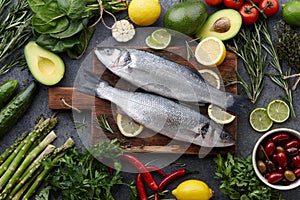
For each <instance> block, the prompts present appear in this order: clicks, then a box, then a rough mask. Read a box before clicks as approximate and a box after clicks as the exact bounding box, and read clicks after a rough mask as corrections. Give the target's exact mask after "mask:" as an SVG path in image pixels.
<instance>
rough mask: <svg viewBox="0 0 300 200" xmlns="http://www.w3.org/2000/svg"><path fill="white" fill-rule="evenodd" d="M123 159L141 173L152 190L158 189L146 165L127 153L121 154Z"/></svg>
mask: <svg viewBox="0 0 300 200" xmlns="http://www.w3.org/2000/svg"><path fill="white" fill-rule="evenodd" d="M121 158H122V159H123V160H126V161H128V162H130V163H131V164H132V165H134V166H135V167H136V169H137V170H138V172H139V173H141V174H142V176H143V179H144V180H145V182H146V184H147V185H148V186H149V188H150V189H151V190H153V191H157V190H158V185H157V183H156V181H155V180H154V178H153V177H152V175H151V173H150V172H149V171H148V169H147V168H146V166H145V165H144V164H143V163H142V162H141V161H140V160H139V159H138V158H136V157H134V156H132V155H129V154H123V155H122V156H121Z"/></svg>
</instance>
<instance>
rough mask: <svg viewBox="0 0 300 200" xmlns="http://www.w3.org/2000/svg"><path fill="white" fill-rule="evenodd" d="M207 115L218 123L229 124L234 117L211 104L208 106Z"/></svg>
mask: <svg viewBox="0 0 300 200" xmlns="http://www.w3.org/2000/svg"><path fill="white" fill-rule="evenodd" d="M208 116H209V117H210V118H211V119H212V120H214V121H215V122H217V123H218V124H229V123H231V122H232V121H233V120H234V119H235V116H234V115H232V114H230V113H228V112H226V111H225V110H223V109H222V108H220V107H218V106H216V105H213V104H210V105H209V106H208Z"/></svg>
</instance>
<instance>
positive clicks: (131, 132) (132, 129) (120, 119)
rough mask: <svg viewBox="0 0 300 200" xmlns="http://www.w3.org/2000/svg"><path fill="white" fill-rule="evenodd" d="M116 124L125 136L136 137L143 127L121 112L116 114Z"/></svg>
mask: <svg viewBox="0 0 300 200" xmlns="http://www.w3.org/2000/svg"><path fill="white" fill-rule="evenodd" d="M117 126H118V128H119V130H120V132H121V133H122V134H123V135H124V136H126V137H136V136H138V135H139V134H140V133H141V132H142V131H143V129H144V126H143V125H140V124H138V123H136V122H135V121H133V120H132V119H131V118H130V117H127V116H125V115H121V114H117Z"/></svg>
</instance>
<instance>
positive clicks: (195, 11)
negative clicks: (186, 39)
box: [164, 1, 208, 36]
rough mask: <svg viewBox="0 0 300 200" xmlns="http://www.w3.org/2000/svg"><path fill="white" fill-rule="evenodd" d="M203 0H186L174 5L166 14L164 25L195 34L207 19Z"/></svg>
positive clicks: (190, 34)
mask: <svg viewBox="0 0 300 200" xmlns="http://www.w3.org/2000/svg"><path fill="white" fill-rule="evenodd" d="M207 15H208V14H207V7H206V5H205V4H204V3H203V2H201V1H200V2H199V1H186V2H182V3H178V4H176V5H174V6H172V7H171V8H170V9H169V10H167V12H166V13H165V15H164V27H165V28H169V29H172V30H175V31H178V32H181V33H184V34H186V35H188V36H193V35H194V34H195V33H196V32H197V31H198V30H199V29H200V28H201V27H202V26H203V24H204V23H205V21H206V19H207Z"/></svg>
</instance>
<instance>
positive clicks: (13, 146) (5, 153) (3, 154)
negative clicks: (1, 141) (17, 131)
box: [0, 132, 28, 164]
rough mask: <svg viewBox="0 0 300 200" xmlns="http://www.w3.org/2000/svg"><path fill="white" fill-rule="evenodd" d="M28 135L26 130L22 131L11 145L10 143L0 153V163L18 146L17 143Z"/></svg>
mask: <svg viewBox="0 0 300 200" xmlns="http://www.w3.org/2000/svg"><path fill="white" fill-rule="evenodd" d="M27 135H28V132H24V133H22V134H21V135H20V136H19V137H18V138H17V139H16V140H15V141H14V143H13V144H12V145H10V146H9V147H8V148H7V149H6V150H5V151H4V152H3V153H2V154H1V155H0V164H2V163H4V161H5V160H6V159H7V158H8V157H9V156H10V154H11V153H12V152H13V151H14V150H15V149H16V148H17V147H18V146H19V144H20V143H21V142H22V141H23V140H24V139H25V137H26V136H27Z"/></svg>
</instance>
